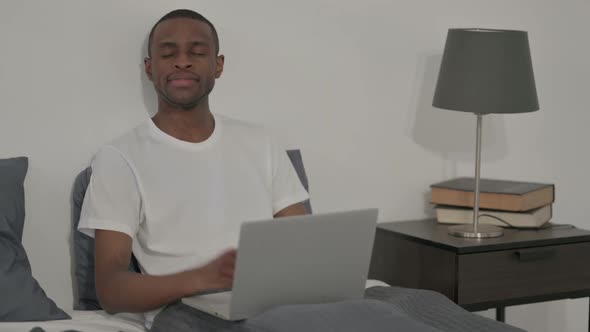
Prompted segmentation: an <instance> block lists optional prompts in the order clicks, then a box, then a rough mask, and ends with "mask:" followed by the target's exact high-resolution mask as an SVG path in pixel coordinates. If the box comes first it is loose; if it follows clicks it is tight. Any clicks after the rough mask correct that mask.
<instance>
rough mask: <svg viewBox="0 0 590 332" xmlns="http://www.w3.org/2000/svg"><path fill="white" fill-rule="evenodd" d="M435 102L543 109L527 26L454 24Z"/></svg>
mask: <svg viewBox="0 0 590 332" xmlns="http://www.w3.org/2000/svg"><path fill="white" fill-rule="evenodd" d="M432 106H434V107H438V108H444V109H448V110H453V111H462V112H472V113H479V114H487V113H524V112H533V111H536V110H538V109H539V102H538V99H537V89H536V87H535V78H534V75H533V66H532V63H531V54H530V49H529V41H528V35H527V32H526V31H513V30H490V29H449V31H448V34H447V41H446V44H445V51H444V54H443V57H442V61H441V66H440V72H439V75H438V81H437V84H436V91H435V93H434V100H433V102H432Z"/></svg>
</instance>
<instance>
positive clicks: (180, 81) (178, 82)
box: [168, 78, 197, 88]
mask: <svg viewBox="0 0 590 332" xmlns="http://www.w3.org/2000/svg"><path fill="white" fill-rule="evenodd" d="M168 84H169V85H170V86H173V87H176V88H186V87H191V86H193V85H195V84H197V80H195V79H186V78H176V79H172V80H169V81H168Z"/></svg>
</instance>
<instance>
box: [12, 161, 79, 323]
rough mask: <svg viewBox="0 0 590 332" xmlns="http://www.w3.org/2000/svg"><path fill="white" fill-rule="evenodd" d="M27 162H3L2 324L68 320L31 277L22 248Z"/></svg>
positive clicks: (27, 261)
mask: <svg viewBox="0 0 590 332" xmlns="http://www.w3.org/2000/svg"><path fill="white" fill-rule="evenodd" d="M27 168H28V159H27V158H25V157H20V158H12V159H0V294H2V296H0V321H2V322H22V321H40V320H57V319H69V318H70V316H68V315H67V314H66V313H65V312H63V311H62V310H61V309H59V308H58V307H57V305H56V304H55V302H53V301H52V300H51V299H50V298H48V297H47V295H46V294H45V292H44V291H43V289H42V288H41V286H40V285H39V283H38V282H37V280H35V278H33V276H32V274H31V265H30V263H29V260H28V258H27V254H26V252H25V249H24V247H23V246H22V244H21V238H22V232H23V226H24V217H25V209H24V207H25V203H24V179H25V175H26V173H27Z"/></svg>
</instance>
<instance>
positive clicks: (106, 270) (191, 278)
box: [95, 229, 236, 314]
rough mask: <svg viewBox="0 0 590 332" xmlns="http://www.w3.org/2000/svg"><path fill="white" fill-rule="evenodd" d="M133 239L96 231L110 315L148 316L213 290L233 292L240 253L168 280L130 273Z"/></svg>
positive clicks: (102, 291) (100, 282) (100, 284)
mask: <svg viewBox="0 0 590 332" xmlns="http://www.w3.org/2000/svg"><path fill="white" fill-rule="evenodd" d="M131 243H132V239H131V238H130V237H129V236H128V235H127V234H124V233H120V232H116V231H108V230H98V229H97V230H96V233H95V255H96V291H97V295H98V298H99V301H100V303H101V305H102V307H103V308H104V309H105V310H106V311H107V312H108V313H110V314H114V313H117V312H146V311H150V310H154V309H157V308H160V307H162V306H164V305H166V304H169V303H172V302H174V301H176V300H178V299H180V298H182V297H185V296H190V295H193V294H196V293H199V292H203V291H206V290H210V289H223V288H231V286H232V282H233V274H234V268H235V260H236V251H235V250H230V251H227V252H225V253H223V254H222V255H220V256H218V257H217V258H215V259H213V260H212V261H211V262H209V263H208V264H206V265H204V266H202V267H200V268H197V269H193V270H188V271H185V272H180V273H176V274H170V275H164V276H149V275H144V274H139V273H135V272H131V271H128V267H129V261H130V260H131Z"/></svg>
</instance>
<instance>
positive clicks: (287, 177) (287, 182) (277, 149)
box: [271, 140, 309, 214]
mask: <svg viewBox="0 0 590 332" xmlns="http://www.w3.org/2000/svg"><path fill="white" fill-rule="evenodd" d="M271 160H272V161H271V163H272V197H273V214H276V213H277V212H279V211H281V210H282V209H284V208H286V207H288V206H290V205H293V204H295V203H300V202H303V201H305V200H308V199H309V194H308V193H307V191H306V190H305V188H304V187H303V185H302V184H301V181H300V180H299V177H298V176H297V173H296V171H295V168H294V167H293V164H292V163H291V160H290V159H289V156H288V155H287V151H286V150H285V149H284V148H283V147H282V146H281V145H280V144H279V143H277V142H276V141H274V140H273V141H271Z"/></svg>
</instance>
